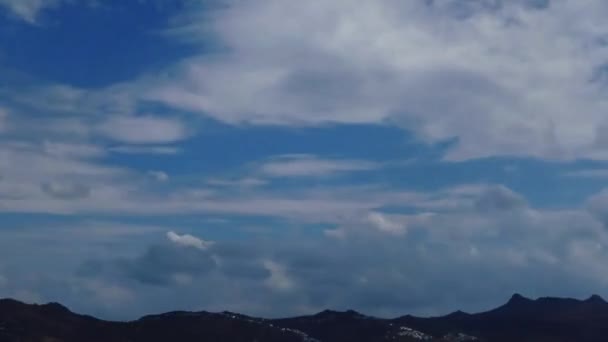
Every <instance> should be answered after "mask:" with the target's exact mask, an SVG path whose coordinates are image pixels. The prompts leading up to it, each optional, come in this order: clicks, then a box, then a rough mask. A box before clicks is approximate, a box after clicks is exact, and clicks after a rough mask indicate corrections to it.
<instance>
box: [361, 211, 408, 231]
mask: <svg viewBox="0 0 608 342" xmlns="http://www.w3.org/2000/svg"><path fill="white" fill-rule="evenodd" d="M367 219H368V220H369V223H370V224H371V225H372V226H373V227H374V228H376V229H378V230H379V231H381V232H384V233H387V234H393V235H403V234H405V232H406V229H407V227H406V224H405V222H401V223H398V222H394V221H392V220H391V219H390V218H389V217H388V216H387V215H384V214H381V213H378V212H371V213H369V215H368V216H367Z"/></svg>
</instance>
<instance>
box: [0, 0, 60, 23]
mask: <svg viewBox="0 0 608 342" xmlns="http://www.w3.org/2000/svg"><path fill="white" fill-rule="evenodd" d="M62 2H65V1H62V0H0V6H4V7H5V8H7V9H8V10H10V11H11V12H13V14H15V15H17V16H18V17H20V18H21V19H22V20H25V21H27V22H29V23H30V24H34V23H36V19H37V17H38V14H39V13H40V12H41V11H43V10H45V9H49V8H53V7H57V6H59V5H60V4H61V3H62Z"/></svg>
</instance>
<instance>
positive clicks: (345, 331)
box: [0, 294, 608, 342]
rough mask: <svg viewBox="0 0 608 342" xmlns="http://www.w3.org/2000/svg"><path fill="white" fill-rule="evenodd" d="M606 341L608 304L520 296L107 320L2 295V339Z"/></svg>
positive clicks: (2, 341) (15, 341) (13, 341)
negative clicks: (362, 308)
mask: <svg viewBox="0 0 608 342" xmlns="http://www.w3.org/2000/svg"><path fill="white" fill-rule="evenodd" d="M114 341H116V342H144V341H145V342H160V341H180V342H190V341H192V342H194V341H196V342H199V341H205V342H215V341H218V342H219V341H222V342H224V341H230V342H241V341H242V342H245V341H246V342H279V341H285V342H291V341H294V342H296V341H300V342H319V341H322V342H347V341H348V342H359V341H361V342H382V341H397V342H413V341H429V342H465V341H480V342H484V341H487V342H549V341H550V342H600V341H602V342H605V341H608V303H607V302H606V301H604V300H603V299H602V298H601V297H599V296H597V295H594V296H591V297H590V298H588V299H586V300H576V299H568V298H550V297H545V298H539V299H536V300H532V299H528V298H525V297H523V296H521V295H518V294H516V295H513V297H512V298H511V299H510V300H509V301H508V302H507V303H506V304H504V305H502V306H500V307H498V308H496V309H493V310H490V311H486V312H481V313H475V314H469V313H465V312H461V311H457V312H454V313H451V314H449V315H446V316H441V317H428V318H424V317H415V316H411V315H406V316H402V317H397V318H393V319H383V318H376V317H371V316H366V315H364V314H361V313H358V312H356V311H352V310H349V311H343V312H340V311H331V310H325V311H322V312H320V313H317V314H315V315H310V316H300V317H291V318H283V319H265V318H257V317H250V316H245V315H241V314H237V313H232V312H221V313H211V312H204V311H202V312H185V311H175V312H168V313H164V314H159V315H150V316H144V317H142V318H140V319H138V320H135V321H130V322H112V321H105V320H100V319H97V318H94V317H91V316H86V315H81V314H77V313H74V312H72V311H70V310H69V309H68V308H66V307H64V306H63V305H61V304H58V303H49V304H44V305H37V304H25V303H22V302H19V301H16V300H12V299H2V300H0V342H114Z"/></svg>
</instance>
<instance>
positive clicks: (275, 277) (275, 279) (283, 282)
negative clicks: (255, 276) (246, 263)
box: [263, 260, 295, 291]
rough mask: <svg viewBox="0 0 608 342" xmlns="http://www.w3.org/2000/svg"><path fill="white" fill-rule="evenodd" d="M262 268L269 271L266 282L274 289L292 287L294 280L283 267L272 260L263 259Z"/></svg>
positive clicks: (284, 289) (287, 289) (281, 289)
mask: <svg viewBox="0 0 608 342" xmlns="http://www.w3.org/2000/svg"><path fill="white" fill-rule="evenodd" d="M263 265H264V268H265V269H266V270H267V271H268V272H269V273H270V276H269V277H268V278H267V279H266V284H267V285H268V286H269V287H270V288H272V289H275V290H279V291H289V290H291V289H293V288H294V286H295V283H294V281H293V280H292V279H291V278H290V277H289V276H288V275H287V270H286V269H285V267H284V266H283V265H281V264H279V263H277V262H275V261H272V260H264V261H263Z"/></svg>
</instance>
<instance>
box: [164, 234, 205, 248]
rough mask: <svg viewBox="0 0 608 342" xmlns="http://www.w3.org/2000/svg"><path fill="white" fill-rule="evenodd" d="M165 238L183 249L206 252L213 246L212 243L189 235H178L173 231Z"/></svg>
mask: <svg viewBox="0 0 608 342" xmlns="http://www.w3.org/2000/svg"><path fill="white" fill-rule="evenodd" d="M167 238H168V239H169V240H170V241H171V242H173V243H175V244H177V245H180V246H184V247H194V248H198V249H200V250H206V249H208V248H209V247H211V246H213V242H212V241H205V240H202V239H199V238H197V237H196V236H192V235H190V234H184V235H179V234H177V233H175V232H173V231H170V232H168V233H167Z"/></svg>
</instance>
